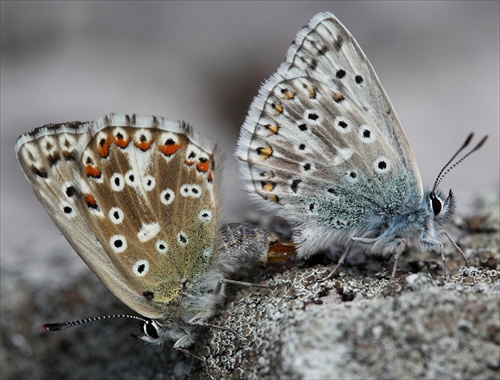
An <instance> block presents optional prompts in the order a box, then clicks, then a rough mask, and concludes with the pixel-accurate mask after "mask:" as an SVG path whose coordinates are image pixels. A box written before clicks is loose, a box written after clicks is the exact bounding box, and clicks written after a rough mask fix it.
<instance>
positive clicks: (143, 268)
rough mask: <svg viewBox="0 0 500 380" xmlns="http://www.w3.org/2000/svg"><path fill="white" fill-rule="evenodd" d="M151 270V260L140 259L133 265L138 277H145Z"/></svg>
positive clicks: (133, 270)
mask: <svg viewBox="0 0 500 380" xmlns="http://www.w3.org/2000/svg"><path fill="white" fill-rule="evenodd" d="M148 271H149V262H148V261H147V260H139V261H137V262H136V263H135V264H134V266H133V267H132V272H133V273H134V274H135V275H136V276H137V277H144V276H145V275H146V273H148Z"/></svg>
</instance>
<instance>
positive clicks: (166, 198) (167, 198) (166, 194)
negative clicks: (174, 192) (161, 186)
mask: <svg viewBox="0 0 500 380" xmlns="http://www.w3.org/2000/svg"><path fill="white" fill-rule="evenodd" d="M164 198H165V200H166V201H167V202H168V200H169V199H170V193H165V196H164Z"/></svg>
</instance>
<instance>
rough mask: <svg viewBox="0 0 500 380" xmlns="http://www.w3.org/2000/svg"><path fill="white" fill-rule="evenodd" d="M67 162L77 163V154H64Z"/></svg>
mask: <svg viewBox="0 0 500 380" xmlns="http://www.w3.org/2000/svg"><path fill="white" fill-rule="evenodd" d="M63 156H64V159H65V160H66V161H76V157H75V152H63Z"/></svg>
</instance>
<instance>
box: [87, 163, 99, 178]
mask: <svg viewBox="0 0 500 380" xmlns="http://www.w3.org/2000/svg"><path fill="white" fill-rule="evenodd" d="M85 174H86V175H87V177H94V178H99V177H100V176H101V171H100V170H99V169H97V168H96V167H95V166H94V165H87V166H85Z"/></svg>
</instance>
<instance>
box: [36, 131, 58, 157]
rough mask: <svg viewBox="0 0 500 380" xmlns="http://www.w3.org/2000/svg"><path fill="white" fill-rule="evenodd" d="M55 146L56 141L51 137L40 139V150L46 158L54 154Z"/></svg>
mask: <svg viewBox="0 0 500 380" xmlns="http://www.w3.org/2000/svg"><path fill="white" fill-rule="evenodd" d="M55 144H56V140H55V139H54V138H53V137H50V136H45V137H43V138H41V139H40V146H41V148H42V152H43V153H44V154H45V155H47V156H50V155H52V154H54V152H55V151H56V146H55Z"/></svg>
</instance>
